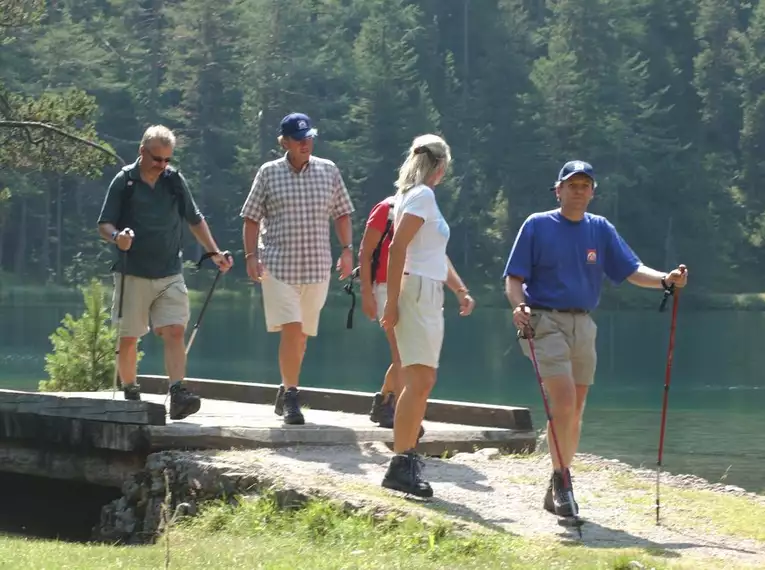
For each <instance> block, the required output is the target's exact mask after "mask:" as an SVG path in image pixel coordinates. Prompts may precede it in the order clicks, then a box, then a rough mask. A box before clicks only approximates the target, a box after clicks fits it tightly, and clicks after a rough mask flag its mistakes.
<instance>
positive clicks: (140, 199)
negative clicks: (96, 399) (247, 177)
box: [98, 125, 231, 420]
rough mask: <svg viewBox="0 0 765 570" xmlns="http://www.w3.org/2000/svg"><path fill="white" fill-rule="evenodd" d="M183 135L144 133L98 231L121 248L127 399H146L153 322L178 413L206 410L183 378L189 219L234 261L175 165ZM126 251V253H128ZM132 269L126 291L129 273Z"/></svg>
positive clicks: (117, 278)
mask: <svg viewBox="0 0 765 570" xmlns="http://www.w3.org/2000/svg"><path fill="white" fill-rule="evenodd" d="M174 148H175V135H174V134H173V133H172V131H170V129H168V128H166V127H163V126H161V125H155V126H151V127H149V128H148V129H147V130H146V132H145V133H144V135H143V138H142V140H141V145H140V148H139V157H138V159H137V160H136V161H135V162H134V163H133V164H130V165H128V166H125V167H124V168H122V170H120V172H118V173H117V175H116V176H115V177H114V180H112V183H111V184H110V185H109V190H108V192H107V193H106V198H105V199H104V203H103V206H102V208H101V215H100V216H99V218H98V232H99V234H100V235H101V237H102V238H104V239H106V240H107V241H110V242H112V243H115V244H116V246H117V248H116V249H117V250H119V251H117V252H116V253H117V261H116V262H115V264H114V266H113V267H112V270H113V271H114V272H115V275H114V284H115V286H114V297H113V301H112V321H113V322H117V320H118V303H119V298H120V295H123V299H122V318H121V319H120V322H119V333H118V334H119V375H120V378H121V379H122V385H123V389H124V393H125V399H126V400H140V399H141V396H140V391H139V387H138V385H137V383H136V373H137V346H138V339H139V338H141V337H142V336H143V335H145V334H146V333H147V332H149V322H150V321H151V325H152V327H153V328H154V332H155V333H156V334H157V335H158V336H159V337H161V338H162V340H163V341H164V345H165V368H166V371H167V375H168V377H169V378H170V419H173V420H178V419H183V418H185V417H187V416H189V415H191V414H194V413H196V412H197V411H199V407H200V399H199V396H196V395H195V394H192V393H191V392H189V390H188V389H187V388H186V387H185V386H184V384H183V378H184V377H185V374H186V351H185V344H184V337H185V331H186V325H187V324H188V321H189V314H190V310H189V297H188V290H187V289H186V283H185V281H184V279H183V265H182V259H181V255H182V251H181V249H182V235H183V233H182V232H183V225H184V223H186V224H188V225H189V228H190V229H191V233H192V234H193V235H194V237H195V238H196V239H197V241H198V242H199V243H200V244H201V245H202V247H204V248H205V250H206V251H208V252H216V253H215V255H213V256H212V257H211V259H212V260H213V261H214V262H215V264H216V265H217V266H218V268H219V269H220V270H221V271H223V272H226V271H228V270H229V268H230V267H231V260H230V258H229V257H228V256H226V255H224V254H223V253H221V252H220V250H219V249H218V245H217V244H216V243H215V240H214V239H213V237H212V234H211V233H210V228H209V227H208V225H207V222H206V221H205V219H204V217H203V216H202V214H201V213H200V211H199V208H198V207H197V205H196V203H195V202H194V198H193V197H192V196H191V192H190V191H189V188H188V185H187V184H186V180H185V178H184V177H183V176H182V175H181V173H180V172H178V171H177V170H175V169H173V168H171V167H170V161H171V158H172V154H173V149H174ZM123 252H124V253H123ZM123 273H124V277H125V280H124V290H123V289H122V285H123V281H122V279H121V277H122V274H123Z"/></svg>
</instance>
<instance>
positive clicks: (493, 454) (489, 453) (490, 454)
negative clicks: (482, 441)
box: [476, 447, 501, 459]
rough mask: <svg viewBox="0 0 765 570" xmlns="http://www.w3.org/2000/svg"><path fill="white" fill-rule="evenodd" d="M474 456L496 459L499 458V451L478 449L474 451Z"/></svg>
mask: <svg viewBox="0 0 765 570" xmlns="http://www.w3.org/2000/svg"><path fill="white" fill-rule="evenodd" d="M476 455H481V456H483V457H485V458H486V459H496V458H498V457H500V455H501V454H500V452H499V449H497V448H496V447H484V448H483V449H479V450H478V451H476Z"/></svg>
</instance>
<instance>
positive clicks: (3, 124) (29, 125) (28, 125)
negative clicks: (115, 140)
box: [0, 121, 127, 166]
mask: <svg viewBox="0 0 765 570" xmlns="http://www.w3.org/2000/svg"><path fill="white" fill-rule="evenodd" d="M2 128H22V129H24V130H25V131H26V135H27V138H28V139H29V142H31V143H32V144H38V143H40V142H42V140H43V139H39V140H38V141H36V142H35V141H34V140H33V139H32V133H31V131H30V129H43V130H46V131H52V132H54V133H56V134H58V135H61V136H62V137H66V138H68V139H70V140H73V141H77V142H79V143H82V144H84V145H87V146H89V147H92V148H95V149H96V150H100V151H101V152H103V153H105V154H108V155H109V156H111V157H112V158H116V159H117V160H119V161H120V162H121V163H122V165H123V166H125V165H126V164H127V163H126V162H125V161H124V159H123V158H122V157H121V156H120V155H118V154H117V153H116V152H113V151H111V150H109V149H108V148H106V147H103V146H101V145H100V144H98V143H95V142H93V141H91V140H88V139H85V138H82V137H80V136H77V135H73V134H72V133H68V132H66V131H65V130H63V129H60V128H59V127H55V126H53V125H49V124H47V123H40V122H38V121H0V129H2Z"/></svg>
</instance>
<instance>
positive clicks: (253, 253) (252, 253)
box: [244, 251, 255, 259]
mask: <svg viewBox="0 0 765 570" xmlns="http://www.w3.org/2000/svg"><path fill="white" fill-rule="evenodd" d="M253 255H255V252H254V251H251V252H250V253H245V254H244V258H245V259H247V258H248V257H250V256H253Z"/></svg>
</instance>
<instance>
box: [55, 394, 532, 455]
mask: <svg viewBox="0 0 765 570" xmlns="http://www.w3.org/2000/svg"><path fill="white" fill-rule="evenodd" d="M61 395H62V396H63V394H61ZM67 396H69V397H90V398H91V399H93V400H96V399H102V400H107V401H110V399H111V397H112V393H111V392H91V393H84V394H83V393H79V394H71V395H67ZM121 396H122V394H121V393H118V394H117V397H118V398H119V397H121ZM142 398H143V400H144V401H146V402H151V403H155V404H163V403H166V397H165V396H163V395H159V394H142ZM273 410H274V408H273V405H272V404H249V403H243V402H232V401H226V400H213V399H205V400H202V408H201V409H200V411H199V412H198V413H196V414H194V415H192V416H189V417H188V418H186V419H184V420H180V421H173V420H170V419H169V418H168V419H167V420H166V425H164V426H161V425H152V426H149V427H148V430H149V433H150V437H151V448H152V449H153V450H158V449H178V448H194V449H230V448H232V447H244V448H253V447H279V446H291V445H297V444H305V445H347V444H353V443H363V442H372V441H378V442H385V443H392V442H393V430H390V429H385V428H380V427H377V425H376V424H373V423H372V422H370V421H369V418H368V417H367V416H366V415H361V414H353V413H347V412H338V411H329V410H315V409H311V408H306V409H304V411H303V413H304V415H305V418H306V424H305V425H302V426H287V425H283V423H282V420H281V418H280V417H278V416H276V415H275V414H274V411H273ZM423 427H424V428H425V435H424V436H423V438H422V439H421V441H420V445H421V446H422V450H423V451H424V452H432V451H431V450H432V449H433V448H435V447H438V448H441V452H443V451H447V452H449V451H464V450H473V449H475V448H476V447H499V448H504V449H509V450H514V451H521V450H523V449H524V448H528V447H529V446H531V447H532V448H533V445H534V438H535V434H534V432H533V430H532V431H529V430H515V429H507V428H498V427H485V426H472V425H463V424H457V423H445V422H434V421H425V422H423ZM441 452H439V454H440V453H441Z"/></svg>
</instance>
